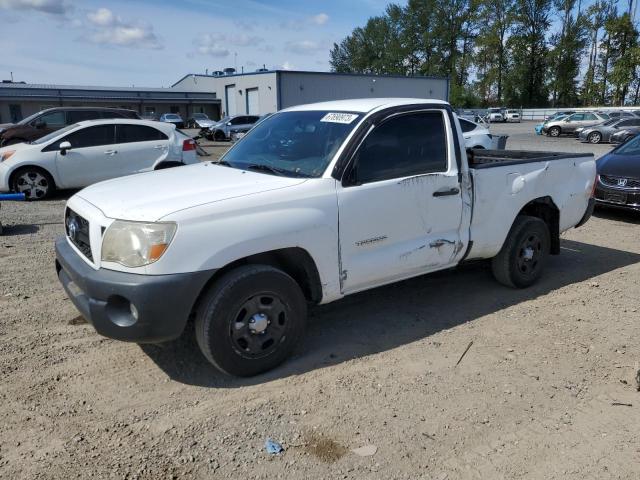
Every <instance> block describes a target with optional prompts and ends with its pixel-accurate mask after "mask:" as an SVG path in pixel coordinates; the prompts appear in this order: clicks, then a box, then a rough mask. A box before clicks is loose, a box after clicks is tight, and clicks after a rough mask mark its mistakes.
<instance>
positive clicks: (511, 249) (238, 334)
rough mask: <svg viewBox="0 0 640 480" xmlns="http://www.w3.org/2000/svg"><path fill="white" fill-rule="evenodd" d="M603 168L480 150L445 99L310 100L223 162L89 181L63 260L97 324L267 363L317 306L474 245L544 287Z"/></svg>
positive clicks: (234, 365)
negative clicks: (545, 274) (186, 339)
mask: <svg viewBox="0 0 640 480" xmlns="http://www.w3.org/2000/svg"><path fill="white" fill-rule="evenodd" d="M595 178H596V164H595V161H594V159H593V154H592V153H568V154H561V153H555V152H528V151H526V152H525V151H507V150H505V151H500V152H496V151H491V150H469V153H467V151H466V150H465V148H464V139H463V137H462V133H461V131H460V124H459V121H458V119H457V118H456V116H455V115H454V113H453V111H452V110H451V107H450V106H449V104H448V103H445V102H443V101H440V100H425V99H397V98H396V99H376V98H366V99H364V98H363V99H355V100H340V101H334V102H327V103H319V104H314V105H298V106H295V107H292V108H289V109H286V110H282V111H280V112H278V113H275V114H274V115H272V116H271V117H269V118H267V119H265V120H264V121H262V122H260V123H259V124H257V125H256V126H255V128H253V129H251V130H250V131H249V133H247V135H246V136H245V137H244V138H243V139H242V140H240V141H239V142H237V143H236V144H234V146H233V147H231V148H230V149H229V150H228V151H227V153H226V154H225V155H224V156H223V157H222V158H221V159H220V161H219V163H217V164H216V163H212V162H203V163H201V164H199V165H190V166H188V167H185V168H178V169H176V170H175V171H164V172H154V173H150V174H143V175H136V176H133V177H127V178H123V179H118V180H112V181H109V182H102V183H100V184H97V185H93V186H91V187H88V188H85V189H84V190H82V191H80V192H78V193H77V194H76V195H74V196H73V197H71V198H70V199H69V201H68V202H67V208H66V211H65V234H66V235H65V237H63V238H60V239H58V240H57V242H56V271H57V273H58V278H59V280H60V282H61V283H62V285H63V287H64V288H65V290H66V292H67V294H68V295H69V298H70V299H71V301H72V302H73V304H74V305H75V306H76V307H77V308H78V310H79V311H80V312H81V314H82V315H83V316H84V317H85V318H87V320H89V322H90V323H91V325H93V327H94V328H95V329H96V330H97V332H98V333H100V334H102V335H105V336H107V337H111V338H114V339H119V340H128V341H133V342H138V343H144V342H162V341H166V340H171V339H175V338H178V337H179V336H180V335H181V334H182V332H183V331H184V330H185V328H187V325H189V328H194V330H195V332H194V333H195V336H196V339H197V342H198V345H199V346H200V349H201V350H202V352H203V353H204V355H205V357H206V358H207V359H208V360H209V361H210V362H211V363H212V364H213V365H215V366H217V367H218V368H219V369H220V370H222V371H224V372H226V373H229V374H233V375H243V376H247V375H256V374H258V373H260V372H264V371H266V370H268V369H270V368H273V367H275V366H276V365H278V364H279V363H281V362H282V361H284V360H285V359H286V358H287V357H288V355H289V354H290V353H291V351H292V350H293V348H294V347H295V345H296V343H298V342H299V340H300V338H301V336H302V333H303V331H304V326H305V322H306V318H307V306H308V304H314V303H315V304H319V303H322V304H324V303H329V302H333V301H335V300H338V299H340V298H343V297H344V296H347V295H351V294H353V293H356V292H360V291H363V290H368V289H371V288H375V287H379V286H382V285H386V284H389V283H392V282H397V281H399V280H403V279H406V278H410V277H414V276H417V275H422V274H426V273H430V272H435V271H438V270H445V269H449V268H451V267H454V266H456V265H458V264H459V263H461V262H464V261H466V260H474V259H492V262H491V266H492V269H493V273H494V275H495V277H496V279H497V280H498V281H499V282H501V283H503V284H504V285H508V286H509V287H517V288H524V287H528V286H530V285H532V284H534V283H535V282H536V281H537V280H538V278H540V275H541V274H542V271H543V269H544V265H545V263H546V262H547V260H548V256H549V255H550V254H552V255H557V254H560V253H561V249H560V234H561V233H562V232H564V231H565V230H568V229H570V228H572V227H576V226H580V225H581V224H583V223H584V222H586V221H587V220H588V218H589V216H590V215H591V211H592V209H593V205H594V203H595V200H594V199H593V198H592V192H593V186H594V183H595ZM554 263H555V262H554ZM444 283H446V284H447V285H446V288H445V287H444V286H442V285H440V289H443V288H444V289H445V290H446V289H453V288H454V287H453V286H451V287H450V286H449V284H450V285H453V284H454V282H452V281H450V280H446V281H444ZM434 285H438V280H436V281H434ZM435 288H436V289H437V288H438V287H435ZM545 288H546V287H545ZM538 291H540V290H538ZM431 293H432V298H433V300H434V301H435V302H438V301H440V302H446V301H447V299H446V298H444V297H443V295H442V294H441V293H440V292H431ZM503 294H504V293H503V292H501V291H498V290H497V291H496V295H497V296H500V295H503ZM533 294H535V292H534V293H533ZM449 300H451V298H449ZM398 308H402V305H398ZM338 310H339V309H338V308H336V309H335V314H336V315H340V313H339V312H338ZM190 318H192V319H193V320H194V322H193V323H188V320H189V319H190ZM389 322H390V323H389V325H390V326H391V325H392V322H393V319H389ZM362 328H364V329H366V325H365V324H363V325H362Z"/></svg>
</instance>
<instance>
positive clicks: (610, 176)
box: [595, 136, 640, 211]
mask: <svg viewBox="0 0 640 480" xmlns="http://www.w3.org/2000/svg"><path fill="white" fill-rule="evenodd" d="M596 165H597V171H598V179H597V182H596V191H595V197H596V203H597V204H600V205H607V206H610V207H617V208H624V209H627V210H635V211H640V136H636V137H634V138H632V139H631V140H629V141H628V142H626V143H623V144H622V145H620V146H618V147H616V148H614V149H613V150H612V151H611V152H609V153H607V154H606V155H605V156H603V157H601V158H599V159H598V161H597V162H596Z"/></svg>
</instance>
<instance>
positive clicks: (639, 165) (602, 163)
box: [596, 152, 640, 178]
mask: <svg viewBox="0 0 640 480" xmlns="http://www.w3.org/2000/svg"><path fill="white" fill-rule="evenodd" d="M596 166H597V169H598V174H600V175H611V176H612V177H627V178H640V155H617V154H616V153H615V152H611V153H607V154H606V155H605V156H603V157H601V158H599V159H598V161H597V162H596Z"/></svg>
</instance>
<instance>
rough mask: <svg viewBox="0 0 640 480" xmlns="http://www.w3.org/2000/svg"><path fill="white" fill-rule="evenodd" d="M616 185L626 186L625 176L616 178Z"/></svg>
mask: <svg viewBox="0 0 640 480" xmlns="http://www.w3.org/2000/svg"><path fill="white" fill-rule="evenodd" d="M618 186H619V187H626V186H627V179H626V178H619V179H618Z"/></svg>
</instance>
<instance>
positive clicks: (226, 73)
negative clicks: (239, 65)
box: [224, 67, 236, 75]
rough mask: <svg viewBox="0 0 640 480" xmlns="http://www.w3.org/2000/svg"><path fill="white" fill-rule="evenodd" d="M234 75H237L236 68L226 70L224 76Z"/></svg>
mask: <svg viewBox="0 0 640 480" xmlns="http://www.w3.org/2000/svg"><path fill="white" fill-rule="evenodd" d="M234 73H236V69H235V68H231V67H229V68H225V69H224V74H225V75H233V74H234Z"/></svg>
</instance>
